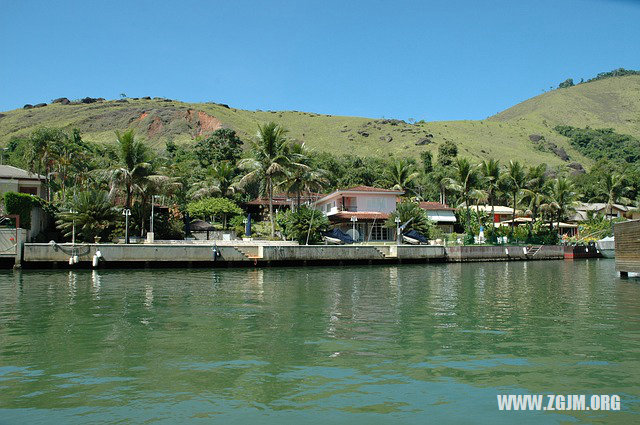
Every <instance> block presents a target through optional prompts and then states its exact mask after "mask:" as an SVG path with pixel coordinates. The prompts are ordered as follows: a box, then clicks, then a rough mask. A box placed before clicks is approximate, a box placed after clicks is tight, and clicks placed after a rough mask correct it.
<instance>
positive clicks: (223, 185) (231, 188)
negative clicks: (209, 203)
mask: <svg viewBox="0 0 640 425" xmlns="http://www.w3.org/2000/svg"><path fill="white" fill-rule="evenodd" d="M235 176H236V167H235V165H234V164H233V163H232V162H231V161H220V162H217V163H215V164H214V165H213V167H211V169H210V170H209V173H208V176H207V178H206V179H204V180H201V181H199V182H197V183H196V184H195V185H193V191H192V193H191V197H192V198H194V199H200V198H205V197H207V196H213V195H222V196H232V195H233V194H234V193H235V192H236V185H235V183H234V178H235Z"/></svg>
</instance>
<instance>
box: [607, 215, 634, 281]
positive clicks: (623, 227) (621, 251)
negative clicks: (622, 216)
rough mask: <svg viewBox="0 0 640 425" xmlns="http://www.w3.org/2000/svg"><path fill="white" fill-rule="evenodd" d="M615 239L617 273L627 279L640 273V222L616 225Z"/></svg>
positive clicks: (614, 227)
mask: <svg viewBox="0 0 640 425" xmlns="http://www.w3.org/2000/svg"><path fill="white" fill-rule="evenodd" d="M613 233H614V237H615V255H616V271H617V272H619V273H620V276H623V277H626V276H628V275H629V273H640V220H632V221H625V222H622V223H616V224H614V226H613Z"/></svg>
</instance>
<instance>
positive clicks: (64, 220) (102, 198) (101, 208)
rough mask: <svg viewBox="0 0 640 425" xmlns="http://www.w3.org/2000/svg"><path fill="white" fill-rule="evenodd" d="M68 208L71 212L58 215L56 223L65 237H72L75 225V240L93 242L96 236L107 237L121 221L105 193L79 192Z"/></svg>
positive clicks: (94, 191)
mask: <svg viewBox="0 0 640 425" xmlns="http://www.w3.org/2000/svg"><path fill="white" fill-rule="evenodd" d="M69 207H70V210H71V211H65V212H61V213H58V215H57V221H56V225H57V227H58V229H60V231H61V232H62V233H63V235H64V236H65V237H70V236H71V235H72V233H73V228H74V225H75V232H76V238H78V239H79V240H81V241H85V242H93V241H94V238H95V237H96V236H100V237H101V238H105V237H106V236H108V235H109V234H110V233H111V229H113V227H114V225H115V224H116V222H118V221H122V216H121V215H120V214H119V211H118V210H117V209H116V208H115V207H114V206H113V205H112V204H111V201H110V200H109V197H108V195H107V192H103V191H98V190H88V191H84V192H79V193H77V194H75V195H74V196H73V198H72V199H71V200H70V201H69Z"/></svg>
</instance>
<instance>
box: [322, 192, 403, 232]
mask: <svg viewBox="0 0 640 425" xmlns="http://www.w3.org/2000/svg"><path fill="white" fill-rule="evenodd" d="M403 194H404V191H402V190H392V189H381V188H377V187H371V186H356V187H351V188H349V189H341V190H336V191H334V192H331V193H330V194H328V195H324V196H323V197H321V198H320V199H318V200H317V201H316V202H314V204H313V205H314V206H315V207H316V209H318V210H320V211H322V213H323V214H324V215H326V216H327V218H328V219H329V221H330V222H331V224H332V225H334V227H337V228H339V229H340V230H342V231H343V232H345V233H347V234H348V235H349V236H351V237H352V238H353V239H354V240H356V241H359V242H369V241H391V240H394V238H395V232H396V230H395V229H392V228H386V227H385V226H384V223H385V221H386V220H387V219H388V218H389V216H390V215H391V213H392V212H394V211H395V210H396V198H397V197H398V196H400V195H403Z"/></svg>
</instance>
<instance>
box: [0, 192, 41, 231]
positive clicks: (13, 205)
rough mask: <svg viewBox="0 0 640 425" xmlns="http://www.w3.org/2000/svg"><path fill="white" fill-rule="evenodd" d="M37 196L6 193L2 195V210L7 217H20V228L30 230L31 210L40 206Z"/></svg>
mask: <svg viewBox="0 0 640 425" xmlns="http://www.w3.org/2000/svg"><path fill="white" fill-rule="evenodd" d="M38 199H39V198H38V197H37V196H33V195H29V194H27V193H18V192H6V193H5V194H4V208H5V211H6V213H7V214H8V215H18V216H20V227H21V228H23V229H31V210H32V209H33V207H36V206H40V202H39V201H38Z"/></svg>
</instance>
